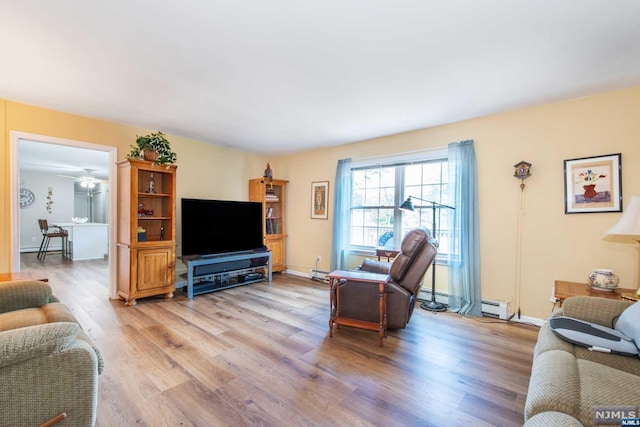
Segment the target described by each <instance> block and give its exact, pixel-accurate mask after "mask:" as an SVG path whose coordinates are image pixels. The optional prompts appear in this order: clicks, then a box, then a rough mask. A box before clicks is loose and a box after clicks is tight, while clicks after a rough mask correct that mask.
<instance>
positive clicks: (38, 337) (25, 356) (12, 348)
mask: <svg viewBox="0 0 640 427" xmlns="http://www.w3.org/2000/svg"><path fill="white" fill-rule="evenodd" d="M79 331H80V325H78V324H77V323H71V322H54V323H46V324H43V325H35V326H26V327H24V328H17V329H11V330H8V331H4V332H0V368H4V367H6V366H10V365H14V364H16V363H20V362H24V361H25V360H29V359H34V358H37V357H45V356H48V355H49V354H52V353H54V352H58V351H61V350H63V349H64V348H66V347H68V346H69V345H70V344H71V343H72V342H73V341H75V340H76V338H77V336H78V332H79Z"/></svg>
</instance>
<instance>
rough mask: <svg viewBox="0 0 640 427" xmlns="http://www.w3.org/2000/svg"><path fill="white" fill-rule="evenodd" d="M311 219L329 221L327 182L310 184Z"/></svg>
mask: <svg viewBox="0 0 640 427" xmlns="http://www.w3.org/2000/svg"><path fill="white" fill-rule="evenodd" d="M311 219H329V181H317V182H312V183H311Z"/></svg>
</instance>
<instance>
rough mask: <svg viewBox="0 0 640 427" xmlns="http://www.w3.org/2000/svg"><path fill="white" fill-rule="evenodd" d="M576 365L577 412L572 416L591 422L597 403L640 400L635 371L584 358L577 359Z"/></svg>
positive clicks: (639, 379)
mask: <svg viewBox="0 0 640 427" xmlns="http://www.w3.org/2000/svg"><path fill="white" fill-rule="evenodd" d="M628 359H631V358H628ZM631 360H633V359H631ZM577 366H578V372H579V377H580V386H579V389H580V413H579V415H578V416H577V417H576V418H578V419H579V420H580V421H581V422H582V423H583V424H586V425H591V424H594V415H595V413H594V408H595V407H597V406H614V405H615V406H636V407H637V406H638V404H639V403H640V377H638V376H637V375H633V374H630V373H628V372H622V371H620V370H618V369H614V368H611V367H609V366H605V365H602V364H600V363H596V362H593V361H590V360H584V359H578V360H577Z"/></svg>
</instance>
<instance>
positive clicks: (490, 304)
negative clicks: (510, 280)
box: [418, 289, 512, 320]
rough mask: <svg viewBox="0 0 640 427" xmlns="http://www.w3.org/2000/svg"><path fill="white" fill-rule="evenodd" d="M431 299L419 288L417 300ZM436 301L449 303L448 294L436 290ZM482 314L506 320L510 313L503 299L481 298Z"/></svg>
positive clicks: (428, 294) (429, 294)
mask: <svg viewBox="0 0 640 427" xmlns="http://www.w3.org/2000/svg"><path fill="white" fill-rule="evenodd" d="M423 300H424V301H431V292H430V291H429V290H426V289H421V290H420V292H419V293H418V301H423ZM436 301H438V302H441V303H443V304H448V303H449V294H448V293H446V292H438V291H436ZM482 315H483V316H487V317H494V318H496V319H501V320H508V319H509V318H510V317H512V316H510V314H509V313H508V307H507V303H506V302H504V301H494V300H488V299H483V300H482Z"/></svg>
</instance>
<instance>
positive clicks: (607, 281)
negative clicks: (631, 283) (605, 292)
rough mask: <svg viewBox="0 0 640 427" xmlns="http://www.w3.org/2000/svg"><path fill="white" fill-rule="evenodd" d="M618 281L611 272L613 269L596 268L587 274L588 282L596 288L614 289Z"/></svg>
mask: <svg viewBox="0 0 640 427" xmlns="http://www.w3.org/2000/svg"><path fill="white" fill-rule="evenodd" d="M618 282H620V278H619V277H618V276H616V275H615V274H613V270H607V269H604V268H596V269H595V270H593V272H592V273H591V274H589V283H590V284H591V286H595V287H598V288H604V289H614V288H616V287H617V286H618Z"/></svg>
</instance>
